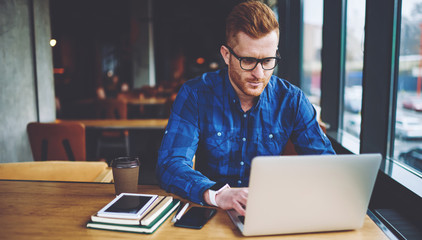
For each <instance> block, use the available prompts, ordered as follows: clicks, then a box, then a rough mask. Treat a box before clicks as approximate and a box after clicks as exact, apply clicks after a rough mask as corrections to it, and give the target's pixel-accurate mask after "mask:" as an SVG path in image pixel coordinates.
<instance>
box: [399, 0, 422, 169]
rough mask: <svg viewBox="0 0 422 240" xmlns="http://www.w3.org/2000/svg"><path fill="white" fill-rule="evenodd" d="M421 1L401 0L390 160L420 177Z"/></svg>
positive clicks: (421, 112)
mask: <svg viewBox="0 0 422 240" xmlns="http://www.w3.org/2000/svg"><path fill="white" fill-rule="evenodd" d="M421 34H422V0H403V2H402V19H401V39H400V57H399V74H398V87H397V108H396V123H395V140H394V156H393V159H395V160H396V162H398V163H399V164H401V165H402V166H404V167H405V168H407V169H408V170H410V171H412V172H414V173H416V174H419V175H420V176H422V95H421V85H422V84H421V83H422V49H421V47H422V45H421V44H422V37H421Z"/></svg>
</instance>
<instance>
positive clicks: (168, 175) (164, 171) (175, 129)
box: [156, 84, 215, 204]
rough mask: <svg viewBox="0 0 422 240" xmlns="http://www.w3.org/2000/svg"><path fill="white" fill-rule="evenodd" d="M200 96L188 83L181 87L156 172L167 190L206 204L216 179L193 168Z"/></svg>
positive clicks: (197, 136) (197, 138)
mask: <svg viewBox="0 0 422 240" xmlns="http://www.w3.org/2000/svg"><path fill="white" fill-rule="evenodd" d="M197 97H198V96H197V94H196V93H195V91H193V90H192V89H191V88H190V87H189V86H188V85H186V84H185V85H184V86H183V87H182V88H181V89H180V91H179V93H178V96H177V98H176V100H175V103H174V104H173V106H172V113H171V115H170V118H169V121H168V125H167V127H166V130H165V132H164V137H163V140H162V142H161V147H160V150H159V152H158V160H157V168H156V174H157V178H158V180H159V184H160V186H161V187H162V188H163V189H164V190H166V191H168V192H172V193H175V194H177V195H179V196H181V197H184V198H187V199H189V200H191V201H193V202H196V203H200V204H203V202H202V201H203V193H204V191H205V190H206V189H208V188H210V187H211V186H212V185H214V184H215V182H213V181H211V180H209V179H208V178H207V177H206V176H204V175H203V174H202V173H200V172H199V171H195V170H194V169H193V161H192V158H193V157H194V155H195V152H196V149H197V147H198V141H199V128H198V104H197Z"/></svg>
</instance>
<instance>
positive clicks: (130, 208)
mask: <svg viewBox="0 0 422 240" xmlns="http://www.w3.org/2000/svg"><path fill="white" fill-rule="evenodd" d="M156 198H157V195H150V194H137V193H121V194H120V195H118V196H117V197H116V198H115V199H114V200H113V201H111V202H110V203H109V204H107V205H106V206H105V207H103V208H102V209H101V210H100V211H98V213H97V215H98V216H100V217H113V218H127V219H140V218H141V214H142V213H144V212H145V210H146V209H148V207H149V206H150V205H151V204H152V203H153V202H154V200H155V199H156Z"/></svg>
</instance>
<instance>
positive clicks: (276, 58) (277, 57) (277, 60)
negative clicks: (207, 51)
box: [223, 44, 281, 71]
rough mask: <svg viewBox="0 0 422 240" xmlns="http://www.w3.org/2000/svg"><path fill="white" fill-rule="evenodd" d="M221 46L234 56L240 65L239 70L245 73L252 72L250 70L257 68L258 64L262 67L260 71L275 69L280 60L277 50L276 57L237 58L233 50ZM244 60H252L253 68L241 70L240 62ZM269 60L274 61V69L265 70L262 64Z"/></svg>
mask: <svg viewBox="0 0 422 240" xmlns="http://www.w3.org/2000/svg"><path fill="white" fill-rule="evenodd" d="M223 46H224V47H226V48H227V49H228V50H229V52H230V53H231V54H233V56H234V57H235V58H236V59H237V60H239V65H240V68H242V69H243V70H245V71H252V70H254V69H255V68H256V66H258V63H261V67H262V69H264V70H273V69H274V68H275V67H277V64H278V62H279V61H280V60H281V57H280V54H279V52H278V50H276V55H277V56H276V57H266V58H254V57H239V56H238V55H237V54H236V53H235V52H234V51H233V49H232V48H231V47H229V46H227V45H226V44H223ZM244 59H247V60H253V61H255V66H254V67H253V68H251V69H245V68H243V67H242V60H244ZM269 59H275V63H274V67H272V68H269V69H267V68H265V67H264V64H263V62H264V61H266V60H269Z"/></svg>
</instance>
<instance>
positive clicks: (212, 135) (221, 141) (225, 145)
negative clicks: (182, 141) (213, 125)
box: [202, 129, 234, 165]
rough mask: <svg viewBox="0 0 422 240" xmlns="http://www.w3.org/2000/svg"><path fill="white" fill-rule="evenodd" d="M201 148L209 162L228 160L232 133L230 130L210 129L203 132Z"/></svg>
mask: <svg viewBox="0 0 422 240" xmlns="http://www.w3.org/2000/svg"><path fill="white" fill-rule="evenodd" d="M203 134H204V136H203V137H204V141H203V144H204V146H203V148H202V149H203V150H204V151H205V152H206V155H207V156H208V160H209V161H210V162H214V164H217V165H218V163H219V164H223V162H224V161H228V159H229V155H230V150H232V146H233V144H234V142H233V141H234V139H233V133H232V132H231V131H224V130H221V131H220V130H215V129H212V130H211V129H210V130H208V131H207V132H204V133H203Z"/></svg>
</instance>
